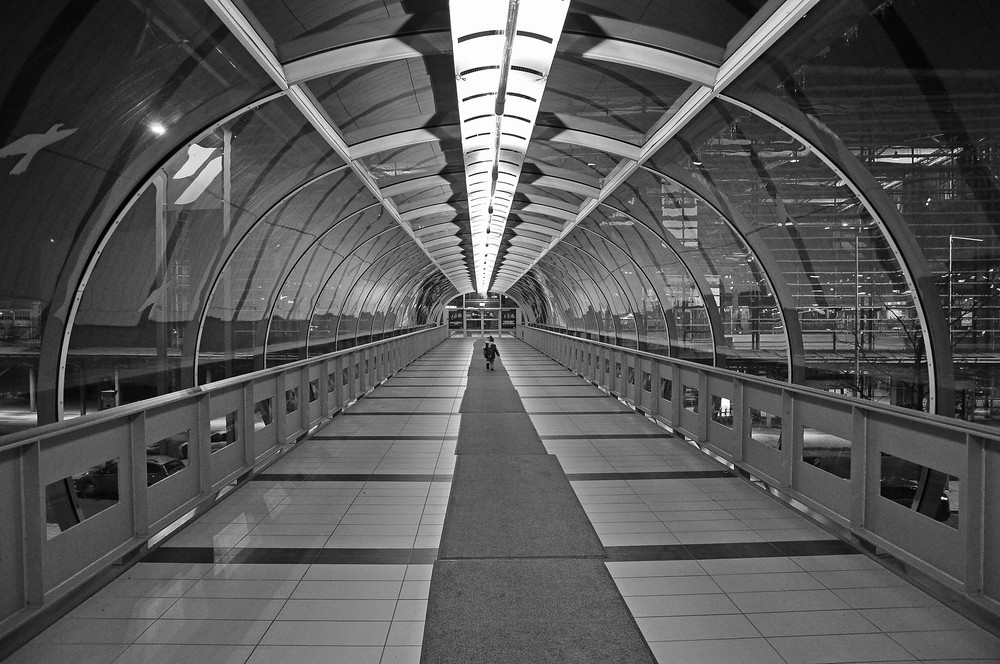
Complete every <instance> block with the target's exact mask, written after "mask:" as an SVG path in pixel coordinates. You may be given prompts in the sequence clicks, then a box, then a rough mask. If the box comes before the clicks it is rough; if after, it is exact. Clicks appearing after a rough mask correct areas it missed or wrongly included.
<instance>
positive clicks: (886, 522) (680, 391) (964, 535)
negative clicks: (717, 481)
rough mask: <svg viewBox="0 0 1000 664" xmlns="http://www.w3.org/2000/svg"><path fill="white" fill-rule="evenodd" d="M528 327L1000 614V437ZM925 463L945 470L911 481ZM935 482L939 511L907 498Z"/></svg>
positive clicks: (588, 373) (762, 474)
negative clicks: (930, 512)
mask: <svg viewBox="0 0 1000 664" xmlns="http://www.w3.org/2000/svg"><path fill="white" fill-rule="evenodd" d="M522 330H523V331H524V336H523V339H524V340H525V341H526V342H527V343H529V344H530V345H532V346H534V347H535V348H537V349H538V350H540V351H542V352H544V353H545V354H546V355H548V356H549V357H551V358H553V359H554V360H556V361H557V362H559V363H561V364H563V365H565V366H566V367H568V368H570V369H572V370H573V371H575V372H577V373H579V374H580V375H582V376H584V377H585V378H587V379H588V380H591V381H593V382H594V383H596V384H598V385H601V386H603V387H605V388H607V389H608V390H610V391H612V392H613V393H615V394H616V395H618V396H619V397H621V398H623V399H625V400H626V401H628V402H630V403H631V404H633V405H634V406H635V407H636V408H638V409H640V410H642V411H644V412H645V413H647V414H648V415H650V416H651V417H653V418H655V419H656V420H658V421H660V422H663V423H664V424H666V425H668V426H669V427H671V428H672V429H673V430H674V431H676V432H677V433H679V434H681V435H683V436H685V437H687V438H688V439H690V440H693V441H694V442H696V443H697V444H699V445H701V446H703V447H705V448H706V449H708V450H710V451H711V452H713V453H714V454H717V455H718V456H720V457H722V458H724V459H726V460H728V461H729V462H731V463H733V464H734V465H735V466H737V467H739V468H741V469H743V470H745V471H747V472H748V473H750V474H751V475H753V476H756V477H758V478H760V479H762V480H763V481H765V482H766V483H767V484H769V485H770V486H772V487H774V488H775V489H777V490H779V491H781V492H782V493H784V494H785V495H788V496H790V497H792V498H794V499H796V500H798V501H800V502H801V503H803V504H805V505H806V506H808V507H809V508H811V509H813V510H815V511H816V512H818V513H820V514H822V515H823V516H825V517H826V518H828V519H830V520H832V521H833V522H835V523H836V524H838V525H839V526H840V527H843V528H845V529H849V530H850V532H852V533H854V534H855V535H856V536H857V537H859V538H861V539H862V540H864V541H867V542H869V543H871V544H873V545H875V546H877V547H881V548H882V549H884V550H885V551H886V552H888V553H889V554H891V555H892V556H894V557H896V558H897V559H899V560H900V561H902V562H903V563H904V564H906V565H911V566H913V567H914V568H916V569H918V570H920V571H921V572H923V573H924V574H927V575H928V576H930V577H931V578H932V579H934V580H935V581H937V582H938V583H941V584H944V585H945V586H946V587H949V588H951V589H952V590H954V591H957V592H959V593H961V594H963V595H965V596H967V597H968V598H969V599H971V600H972V601H974V602H976V603H977V604H978V605H980V606H981V607H982V608H984V609H985V610H986V611H988V612H989V613H991V614H993V615H994V616H1000V431H997V430H995V429H991V428H988V427H985V426H982V425H976V424H973V423H969V422H963V421H960V420H950V419H947V418H943V417H937V416H933V415H929V414H927V413H921V412H918V411H912V410H905V409H902V408H895V407H891V406H885V405H882V404H877V403H873V402H869V401H863V400H860V399H855V398H851V397H843V396H838V395H833V394H829V393H827V392H823V391H821V390H816V389H812V388H808V387H802V386H797V385H791V384H788V383H781V382H778V381H774V380H769V379H765V378H759V377H756V376H751V375H747V374H740V373H736V372H733V371H726V370H723V369H716V368H713V367H709V366H705V365H701V364H697V363H694V362H688V361H684V360H677V359H671V358H666V357H661V356H658V355H653V354H650V353H644V352H641V351H635V350H631V349H624V348H620V347H617V346H613V345H609V344H605V343H601V342H596V341H590V340H586V339H580V338H578V337H574V336H571V335H566V334H560V333H556V332H550V331H547V330H542V329H539V328H531V327H527V328H522ZM768 423H770V425H771V426H767V424H768ZM920 468H929V469H932V470H934V471H939V472H938V473H931V474H928V473H926V472H923V473H922V474H920V475H919V476H918V477H916V479H914V476H913V473H912V471H913V470H914V469H917V470H919V469H920ZM929 476H930V477H937V478H939V479H940V478H943V477H947V478H948V480H947V487H946V488H947V490H946V492H945V494H944V496H945V497H944V498H940V500H941V501H942V505H941V506H940V507H941V511H940V512H939V513H938V514H936V515H934V516H925V515H924V514H922V513H920V512H918V511H916V510H914V509H911V508H910V507H907V506H905V505H904V504H903V503H906V502H908V500H907V499H908V497H909V496H911V495H916V494H917V493H918V492H920V491H921V490H922V489H923V486H921V485H920V483H921V482H923V483H924V486H926V482H927V481H928V479H927V478H928V477H929ZM939 493H940V492H939ZM945 501H947V504H946V505H945V504H944V503H945ZM956 504H957V508H956ZM923 511H927V510H923Z"/></svg>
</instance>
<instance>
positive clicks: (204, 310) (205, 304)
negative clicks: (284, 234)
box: [192, 165, 380, 384]
mask: <svg viewBox="0 0 1000 664" xmlns="http://www.w3.org/2000/svg"><path fill="white" fill-rule="evenodd" d="M346 169H347V166H346V165H342V166H338V167H337V168H333V169H330V170H329V171H325V172H323V173H320V174H319V175H316V176H315V177H313V178H311V179H309V180H307V181H305V182H302V183H300V184H298V185H297V186H295V187H293V188H292V189H291V190H289V191H288V193H286V194H285V195H284V196H282V197H281V198H280V199H278V200H277V201H275V202H274V204H272V205H271V206H270V207H269V208H268V209H267V210H265V211H264V212H263V213H262V214H261V215H260V216H259V217H258V218H257V219H256V220H255V221H254V222H253V223H252V224H250V226H248V227H247V229H246V231H245V232H244V233H243V235H242V236H240V238H239V240H237V241H236V242H235V244H233V246H232V248H231V249H230V250H229V253H228V254H227V255H226V257H225V259H224V260H223V261H222V263H221V264H220V265H219V269H218V270H217V271H216V273H215V278H214V279H213V280H212V285H211V286H210V287H209V289H208V292H207V293H206V295H205V298H204V299H203V300H202V307H201V312H200V313H199V315H198V317H197V319H198V331H197V336H196V339H195V345H194V359H193V363H192V367H193V370H194V382H195V384H197V383H198V364H199V363H198V358H199V357H201V342H202V337H203V334H204V330H205V321H206V320H207V318H208V309H209V306H210V305H211V302H212V298H213V297H214V295H215V290H216V288H218V286H219V282H220V281H221V279H222V276H223V275H224V274H225V272H226V269H228V268H229V265H230V263H231V262H232V260H233V258H234V257H235V256H236V252H237V251H239V249H240V247H242V246H243V244H244V243H245V242H246V241H247V239H248V238H249V237H250V235H251V234H252V233H253V231H254V230H255V229H256V228H257V227H258V226H259V225H260V224H262V223H264V220H265V219H267V218H268V217H270V216H271V214H273V213H274V212H275V211H276V210H277V209H278V208H279V207H280V206H282V205H284V204H285V203H287V202H288V201H289V200H290V199H291V198H292V197H293V196H295V195H297V194H299V193H301V192H302V191H304V190H305V189H307V188H309V187H310V186H312V185H314V184H316V183H317V182H320V181H321V180H323V179H324V178H326V177H328V176H330V175H335V174H336V173H339V172H342V171H345V170H346ZM377 205H380V203H378V202H373V203H371V204H370V205H367V206H365V207H364V208H362V209H360V210H357V211H356V213H352V214H351V215H348V216H346V217H343V218H342V219H340V220H338V221H337V222H335V223H334V226H335V225H336V224H338V223H340V222H341V221H344V220H346V219H349V218H350V217H351V216H353V214H361V213H363V212H364V211H366V210H370V209H371V208H373V207H375V206H377ZM331 228H332V226H331ZM328 231H329V229H327V231H324V234H325V233H326V232H328ZM286 278H287V275H286ZM275 283H278V281H277V280H276V282H275ZM280 283H281V284H282V285H284V279H282V280H281V281H280ZM268 324H270V318H268Z"/></svg>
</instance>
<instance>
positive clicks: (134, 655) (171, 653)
mask: <svg viewBox="0 0 1000 664" xmlns="http://www.w3.org/2000/svg"><path fill="white" fill-rule="evenodd" d="M252 652H253V647H252V646H204V645H177V644H172V645H160V644H146V643H136V644H133V645H131V646H129V647H128V649H127V650H125V652H123V653H122V654H121V655H120V656H119V657H118V659H116V660H115V662H114V664H191V662H198V664H245V662H246V661H247V659H248V658H249V657H250V654H251V653H252Z"/></svg>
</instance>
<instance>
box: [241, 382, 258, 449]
mask: <svg viewBox="0 0 1000 664" xmlns="http://www.w3.org/2000/svg"><path fill="white" fill-rule="evenodd" d="M256 408H257V399H256V397H255V396H254V381H252V380H251V381H248V382H247V383H245V384H244V385H243V413H242V414H243V417H242V419H241V420H240V427H241V432H240V433H241V435H242V437H243V441H244V443H243V462H244V463H245V464H246V466H247V468H253V467H254V464H255V463H256V462H257V426H256V418H257V412H256Z"/></svg>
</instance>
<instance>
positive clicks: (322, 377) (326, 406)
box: [319, 360, 337, 417]
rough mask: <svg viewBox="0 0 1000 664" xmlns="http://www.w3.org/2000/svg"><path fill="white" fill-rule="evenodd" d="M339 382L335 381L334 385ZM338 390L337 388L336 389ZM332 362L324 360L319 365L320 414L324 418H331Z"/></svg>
mask: <svg viewBox="0 0 1000 664" xmlns="http://www.w3.org/2000/svg"><path fill="white" fill-rule="evenodd" d="M336 384H337V382H336V381H334V385H336ZM335 389H336V388H335ZM332 410H333V409H332V407H331V405H330V361H329V360H323V361H322V362H320V364H319V412H320V413H322V416H323V417H330V413H331V411H332Z"/></svg>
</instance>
